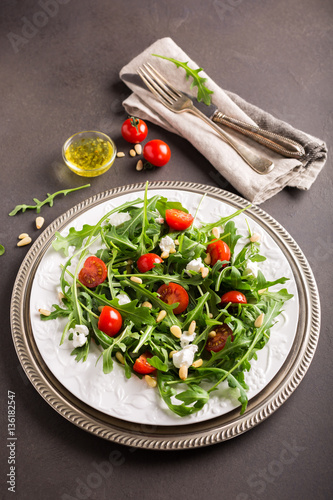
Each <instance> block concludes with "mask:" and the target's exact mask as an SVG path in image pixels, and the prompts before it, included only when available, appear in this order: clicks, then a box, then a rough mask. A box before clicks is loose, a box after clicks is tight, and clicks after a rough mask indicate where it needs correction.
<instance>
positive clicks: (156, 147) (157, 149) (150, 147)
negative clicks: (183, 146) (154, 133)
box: [143, 139, 171, 167]
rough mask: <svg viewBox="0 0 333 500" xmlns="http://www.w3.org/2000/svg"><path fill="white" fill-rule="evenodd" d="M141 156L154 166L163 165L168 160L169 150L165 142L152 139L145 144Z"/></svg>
mask: <svg viewBox="0 0 333 500" xmlns="http://www.w3.org/2000/svg"><path fill="white" fill-rule="evenodd" d="M143 157H144V159H145V160H147V161H148V162H149V163H151V164H152V165H154V166H155V167H163V165H165V164H166V163H168V161H169V160H170V157H171V151H170V148H169V146H168V145H167V144H166V143H165V142H163V141H160V140H159V139H153V140H152V141H149V142H147V144H145V146H144V148H143Z"/></svg>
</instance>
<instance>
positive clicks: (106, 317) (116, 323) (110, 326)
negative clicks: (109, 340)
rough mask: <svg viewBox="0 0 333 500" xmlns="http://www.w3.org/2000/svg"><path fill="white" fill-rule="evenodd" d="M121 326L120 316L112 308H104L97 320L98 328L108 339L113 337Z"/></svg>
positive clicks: (121, 319)
mask: <svg viewBox="0 0 333 500" xmlns="http://www.w3.org/2000/svg"><path fill="white" fill-rule="evenodd" d="M122 324H123V318H122V317H121V314H120V313H119V312H118V311H117V310H116V309H113V307H110V306H104V307H103V309H102V312H101V315H100V317H99V320H98V328H99V329H100V330H101V331H102V332H104V333H105V334H106V335H108V336H109V337H114V336H115V335H117V333H118V332H119V330H120V328H121V327H122Z"/></svg>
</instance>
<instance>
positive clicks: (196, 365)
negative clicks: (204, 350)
mask: <svg viewBox="0 0 333 500" xmlns="http://www.w3.org/2000/svg"><path fill="white" fill-rule="evenodd" d="M202 363H203V361H202V359H201V358H200V359H197V360H196V361H194V363H192V366H193V368H199V367H200V366H201V365H202Z"/></svg>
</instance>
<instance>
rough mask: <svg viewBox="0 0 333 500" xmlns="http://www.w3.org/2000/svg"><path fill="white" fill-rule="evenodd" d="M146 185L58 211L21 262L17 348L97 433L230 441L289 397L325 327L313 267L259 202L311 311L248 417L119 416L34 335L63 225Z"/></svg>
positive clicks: (55, 395)
mask: <svg viewBox="0 0 333 500" xmlns="http://www.w3.org/2000/svg"><path fill="white" fill-rule="evenodd" d="M144 189H145V183H137V184H129V185H125V186H120V187H116V188H113V189H111V190H107V191H104V192H101V193H98V194H96V195H94V196H92V197H90V198H87V199H86V200H84V201H82V202H81V203H79V204H77V205H75V206H74V207H72V208H71V209H69V210H67V211H66V212H65V213H63V214H62V215H60V216H59V217H57V218H56V219H55V220H54V221H53V222H52V223H51V224H50V225H49V226H48V227H47V228H46V229H45V230H44V231H43V233H42V234H41V235H40V236H39V237H38V239H37V240H36V241H35V242H34V243H33V245H32V247H31V248H30V249H29V251H28V253H27V255H26V256H25V258H24V260H23V262H22V264H21V266H20V268H19V271H18V273H17V276H16V279H15V283H14V287H13V292H12V298H11V306H10V322H11V331H12V338H13V342H14V346H15V350H16V353H17V356H18V358H19V361H20V364H21V366H22V368H23V370H24V372H25V374H26V375H27V377H28V379H29V381H30V382H31V383H32V385H33V386H34V388H35V389H36V390H37V392H38V393H39V394H40V395H41V396H42V397H43V398H44V399H45V401H46V402H47V403H48V404H49V405H50V406H51V407H52V408H53V409H55V410H56V411H57V412H58V413H59V414H60V415H62V416H63V417H64V418H66V419H67V420H69V421H70V422H72V423H73V424H75V425H76V426H78V427H80V428H81V429H83V430H86V431H88V432H90V433H92V434H94V435H97V436H99V437H102V438H104V439H106V440H108V441H112V442H116V443H119V444H124V445H128V446H132V447H137V448H145V449H160V450H171V449H188V448H198V447H202V446H208V445H211V444H216V443H219V442H221V441H226V440H228V439H231V438H233V437H235V436H237V435H240V434H242V433H244V432H246V431H247V430H249V429H251V428H252V427H254V426H255V425H257V424H259V423H261V422H262V421H263V420H265V419H266V418H268V417H269V416H270V415H272V414H273V413H274V412H275V411H276V410H277V409H278V408H279V407H280V406H281V405H282V404H283V403H284V402H285V401H286V400H287V399H288V398H289V396H290V395H291V394H292V393H293V392H294V390H295V389H296V388H297V387H298V385H299V383H300V382H301V380H302V379H303V377H304V376H305V373H306V372H307V370H308V368H309V366H310V363H311V361H312V359H313V356H314V353H315V350H316V347H317V344H318V339H319V333H320V299H319V293H318V289H317V285H316V281H315V278H314V275H313V273H312V270H311V268H310V266H309V264H308V262H307V260H306V258H305V256H304V254H303V252H302V250H301V249H300V247H299V246H298V244H297V243H296V241H295V240H294V239H293V238H292V237H291V235H290V234H289V233H288V232H287V231H286V230H285V229H284V228H283V226H281V224H280V223H278V222H277V221H276V220H275V219H274V218H273V217H271V216H270V215H268V214H267V213H266V212H265V211H263V210H262V209H261V208H259V207H257V206H256V205H253V204H251V207H250V208H249V209H248V213H249V215H251V217H252V219H253V220H255V221H256V222H257V223H259V224H260V225H261V226H262V227H264V229H265V230H266V231H267V232H268V233H269V234H270V236H272V237H273V239H274V240H275V242H276V243H277V244H278V245H279V246H280V247H282V249H283V251H284V253H285V251H287V254H286V253H285V256H286V258H287V260H288V262H289V264H290V265H291V268H292V271H293V274H294V277H295V282H296V287H297V290H298V294H299V300H300V309H301V303H302V305H303V307H305V310H306V315H304V317H303V315H302V320H301V321H300V323H299V325H298V327H297V332H296V338H295V341H294V344H293V347H292V350H291V352H290V353H289V355H288V357H287V359H286V361H285V363H284V364H283V366H282V368H281V369H280V371H279V372H278V373H277V374H276V376H275V377H274V378H273V380H272V381H271V382H270V383H269V384H268V385H267V386H266V387H265V388H264V389H263V390H262V391H261V392H260V393H259V394H258V395H257V396H255V397H254V398H253V399H251V400H250V404H249V407H248V410H247V411H246V412H245V414H244V415H242V416H240V415H239V409H235V410H234V411H232V412H229V413H227V414H226V415H223V416H221V417H216V418H213V419H209V420H206V421H203V422H198V423H193V424H188V425H186V426H184V425H182V426H155V425H140V424H134V423H131V422H127V421H125V420H122V419H119V418H115V417H111V416H109V415H106V414H104V413H102V412H100V411H98V410H94V409H93V408H92V407H90V406H88V405H87V404H85V403H83V402H81V401H80V400H79V399H78V398H76V397H75V396H73V395H72V394H71V393H70V392H69V391H68V390H67V389H65V388H64V386H62V384H61V383H60V382H59V381H58V380H57V379H56V378H55V377H54V376H53V374H52V373H51V372H50V370H49V369H48V367H47V366H46V364H45V362H44V361H43V360H42V358H41V356H40V354H39V351H38V349H37V346H36V344H35V342H34V339H33V335H32V329H31V322H30V314H29V307H28V304H29V302H30V301H29V298H30V292H31V286H32V282H33V278H34V275H35V271H36V269H37V267H38V264H39V262H40V260H41V258H42V257H43V255H44V254H45V252H46V250H47V249H48V248H49V246H50V245H51V242H52V239H53V237H54V234H55V232H56V231H60V230H61V229H62V228H63V227H64V226H67V225H69V224H70V222H71V221H72V220H74V219H75V218H76V217H77V216H78V215H80V214H82V213H84V212H85V211H86V210H89V209H91V208H93V207H94V206H96V205H99V204H101V203H103V202H105V201H109V200H111V199H113V198H115V197H118V196H120V195H123V194H126V193H129V192H135V191H143V190H144ZM153 189H155V190H156V189H177V190H186V191H192V192H197V193H206V194H207V195H209V196H211V197H214V198H217V199H218V200H220V201H222V202H225V203H228V204H230V205H232V206H233V207H234V208H244V207H246V206H248V205H249V204H250V202H248V201H247V200H245V199H244V198H241V197H240V196H238V195H235V194H233V193H230V192H228V191H225V190H222V189H220V188H217V187H214V186H209V185H204V184H197V183H193V182H183V181H156V182H150V183H149V190H153ZM295 273H296V274H295ZM303 310H304V309H303Z"/></svg>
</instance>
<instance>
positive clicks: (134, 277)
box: [131, 276, 142, 285]
mask: <svg viewBox="0 0 333 500" xmlns="http://www.w3.org/2000/svg"><path fill="white" fill-rule="evenodd" d="M131 281H133V282H134V283H139V285H141V284H142V279H141V278H139V277H138V276H131Z"/></svg>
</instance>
